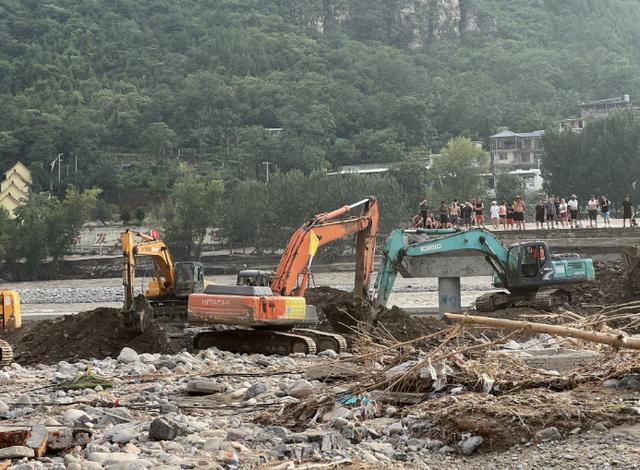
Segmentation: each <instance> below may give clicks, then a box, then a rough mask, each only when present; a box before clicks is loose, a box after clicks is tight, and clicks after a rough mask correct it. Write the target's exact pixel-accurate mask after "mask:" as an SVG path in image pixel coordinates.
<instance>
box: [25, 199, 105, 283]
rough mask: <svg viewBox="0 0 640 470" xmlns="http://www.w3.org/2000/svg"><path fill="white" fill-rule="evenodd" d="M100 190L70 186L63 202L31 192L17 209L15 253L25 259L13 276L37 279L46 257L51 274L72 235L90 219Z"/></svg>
mask: <svg viewBox="0 0 640 470" xmlns="http://www.w3.org/2000/svg"><path fill="white" fill-rule="evenodd" d="M100 192H101V190H100V189H91V190H86V191H78V190H76V189H75V188H69V189H68V190H67V193H66V196H65V198H64V199H63V200H62V201H60V200H58V199H57V198H53V197H49V196H47V195H44V194H31V195H30V196H29V198H28V199H27V200H26V201H25V203H24V204H23V205H21V206H19V207H18V208H16V210H15V211H14V212H15V216H16V217H15V219H14V223H15V224H16V228H15V240H14V243H15V252H16V259H24V269H17V270H16V271H14V273H13V274H14V276H15V277H16V278H23V277H26V278H29V279H33V280H35V279H38V278H40V277H41V276H42V275H43V274H44V273H43V272H42V270H41V268H42V264H43V262H44V261H45V260H46V259H47V258H49V259H50V269H49V272H48V273H47V274H48V275H49V277H52V276H53V275H54V273H55V272H56V269H57V267H58V264H59V262H60V261H61V260H62V258H63V256H64V255H65V254H66V253H68V251H69V249H70V248H71V245H72V241H73V239H74V237H76V236H77V234H78V232H79V231H80V229H81V228H82V225H84V224H85V223H86V222H87V221H88V220H89V218H90V215H91V212H92V210H93V209H94V208H95V205H96V203H97V200H98V197H99V195H100ZM14 267H15V266H14Z"/></svg>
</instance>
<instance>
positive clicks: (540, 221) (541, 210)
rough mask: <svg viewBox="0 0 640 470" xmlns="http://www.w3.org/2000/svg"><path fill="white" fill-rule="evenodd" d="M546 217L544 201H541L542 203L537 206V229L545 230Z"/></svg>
mask: <svg viewBox="0 0 640 470" xmlns="http://www.w3.org/2000/svg"><path fill="white" fill-rule="evenodd" d="M544 216H545V207H544V201H543V200H540V202H539V203H538V204H536V228H544Z"/></svg>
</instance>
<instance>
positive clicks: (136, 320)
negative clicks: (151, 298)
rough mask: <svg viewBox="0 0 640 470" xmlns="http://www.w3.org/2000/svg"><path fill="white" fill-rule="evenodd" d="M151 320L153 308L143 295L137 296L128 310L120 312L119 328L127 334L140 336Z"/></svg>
mask: <svg viewBox="0 0 640 470" xmlns="http://www.w3.org/2000/svg"><path fill="white" fill-rule="evenodd" d="M152 320H153V308H152V307H151V304H149V302H148V301H147V299H145V298H144V296H143V295H138V296H137V297H136V298H135V300H134V302H133V305H132V306H131V308H130V309H122V310H120V318H119V327H120V329H121V330H123V331H126V332H128V333H136V334H142V333H144V332H145V331H146V329H147V328H148V326H149V325H150V324H151V321H152Z"/></svg>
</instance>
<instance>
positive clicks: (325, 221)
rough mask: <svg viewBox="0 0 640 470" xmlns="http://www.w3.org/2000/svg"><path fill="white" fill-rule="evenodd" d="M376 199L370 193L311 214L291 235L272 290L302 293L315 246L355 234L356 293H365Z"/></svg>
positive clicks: (374, 231) (372, 248) (373, 244)
mask: <svg viewBox="0 0 640 470" xmlns="http://www.w3.org/2000/svg"><path fill="white" fill-rule="evenodd" d="M359 206H363V209H362V213H361V214H360V216H358V217H352V218H349V219H345V220H338V221H336V220H335V219H337V218H338V217H341V216H343V215H346V214H348V213H349V212H350V211H351V210H352V209H354V208H356V207H359ZM378 219H379V210H378V201H377V199H376V198H375V197H373V196H371V197H369V198H367V199H364V200H362V201H359V202H357V203H355V204H352V205H350V206H343V207H341V208H340V209H336V210H334V211H332V212H327V213H322V214H318V215H316V216H314V217H313V218H311V220H309V221H308V222H307V223H305V224H304V225H303V226H302V227H300V228H299V229H298V230H296V232H295V233H294V234H293V235H292V237H291V239H290V240H289V243H288V245H287V248H286V249H285V251H284V253H283V255H282V257H281V258H280V263H279V264H278V268H277V269H276V272H275V277H274V279H273V281H272V283H271V288H272V289H273V291H274V292H277V293H280V294H281V295H288V296H290V295H297V296H304V292H305V290H306V288H307V286H308V282H309V273H310V271H309V268H310V264H311V261H312V259H313V257H314V255H315V252H316V250H317V249H318V248H319V247H321V246H323V245H326V244H327V243H330V242H332V241H335V240H338V239H341V238H344V237H347V236H349V235H352V234H356V280H355V292H356V294H357V295H360V296H366V295H367V294H368V289H369V282H370V276H371V272H372V270H373V257H374V254H375V249H376V235H377V234H378Z"/></svg>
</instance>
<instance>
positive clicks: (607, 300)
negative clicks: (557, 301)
mask: <svg viewBox="0 0 640 470" xmlns="http://www.w3.org/2000/svg"><path fill="white" fill-rule="evenodd" d="M593 267H594V270H595V274H596V279H595V281H594V282H591V283H586V284H581V285H579V286H576V287H572V288H570V289H569V290H570V291H571V292H572V294H573V302H574V303H577V304H581V303H584V304H600V305H607V304H615V303H619V302H623V301H627V300H634V299H638V298H640V270H636V271H635V272H634V273H632V274H627V273H626V271H625V268H624V265H623V264H622V263H621V262H617V263H604V262H601V261H596V262H594V265H593Z"/></svg>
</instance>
